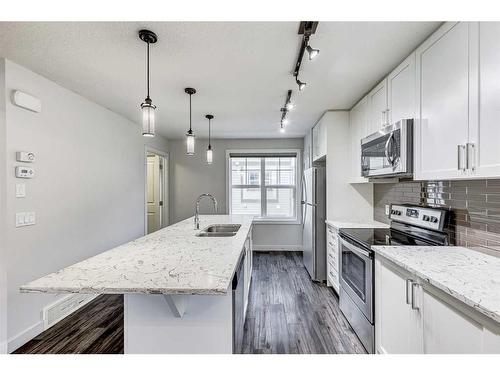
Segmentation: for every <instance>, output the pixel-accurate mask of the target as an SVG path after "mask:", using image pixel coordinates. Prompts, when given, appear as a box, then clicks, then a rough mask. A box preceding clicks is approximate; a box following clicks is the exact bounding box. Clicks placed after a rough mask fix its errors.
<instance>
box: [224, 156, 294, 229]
mask: <svg viewBox="0 0 500 375" xmlns="http://www.w3.org/2000/svg"><path fill="white" fill-rule="evenodd" d="M231 154H242V155H248V157H252V155H253V154H268V155H266V156H263V157H262V158H261V170H260V173H261V177H260V180H261V184H260V185H233V184H232V180H231V177H232V176H231V174H232V170H231ZM284 154H288V155H290V154H294V155H295V184H294V185H266V179H265V160H266V158H272V157H282V156H283V155H284ZM242 157H244V156H242ZM301 176H302V150H301V149H279V150H276V149H274V150H269V149H238V150H226V207H227V210H228V212H229V214H232V212H231V210H232V207H231V201H232V188H233V187H238V188H258V189H260V193H261V215H266V213H267V212H266V211H267V205H266V202H267V200H266V189H267V188H271V189H272V188H275V189H276V188H287V187H289V188H293V189H295V197H294V198H295V209H294V213H295V216H294V217H291V218H283V217H255V219H254V221H255V222H258V223H269V224H300V223H301V218H300V217H299V213H300V193H301V192H302V186H301V181H302V178H301Z"/></svg>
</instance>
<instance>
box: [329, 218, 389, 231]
mask: <svg viewBox="0 0 500 375" xmlns="http://www.w3.org/2000/svg"><path fill="white" fill-rule="evenodd" d="M325 223H326V225H329V226H331V227H334V228H337V229H342V228H389V227H390V225H389V224H386V223H382V222H381V221H376V220H371V221H365V222H359V221H349V220H345V221H343V220H325Z"/></svg>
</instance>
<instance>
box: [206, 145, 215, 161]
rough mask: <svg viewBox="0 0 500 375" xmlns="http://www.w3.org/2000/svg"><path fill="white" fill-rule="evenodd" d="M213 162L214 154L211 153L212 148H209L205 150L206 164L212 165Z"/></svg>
mask: <svg viewBox="0 0 500 375" xmlns="http://www.w3.org/2000/svg"><path fill="white" fill-rule="evenodd" d="M213 161H214V153H213V151H212V148H211V147H209V148H208V149H207V164H212V163H213Z"/></svg>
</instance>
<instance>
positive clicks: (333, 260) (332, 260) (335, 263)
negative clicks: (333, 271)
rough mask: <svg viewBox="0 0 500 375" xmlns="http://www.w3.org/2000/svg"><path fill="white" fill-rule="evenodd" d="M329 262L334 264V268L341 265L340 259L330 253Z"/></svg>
mask: <svg viewBox="0 0 500 375" xmlns="http://www.w3.org/2000/svg"><path fill="white" fill-rule="evenodd" d="M327 260H328V263H330V264H332V265H333V266H335V267H337V265H338V264H339V262H338V259H337V257H336V256H334V255H333V254H332V253H330V252H329V253H328V255H327Z"/></svg>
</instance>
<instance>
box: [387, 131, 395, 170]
mask: <svg viewBox="0 0 500 375" xmlns="http://www.w3.org/2000/svg"><path fill="white" fill-rule="evenodd" d="M393 136H394V133H393V132H391V135H390V136H389V138H387V142H385V157H386V158H387V161H388V162H389V164H390V165H394V160H393V159H392V158H391V157H390V156H389V145H390V144H391V139H392V138H393Z"/></svg>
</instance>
